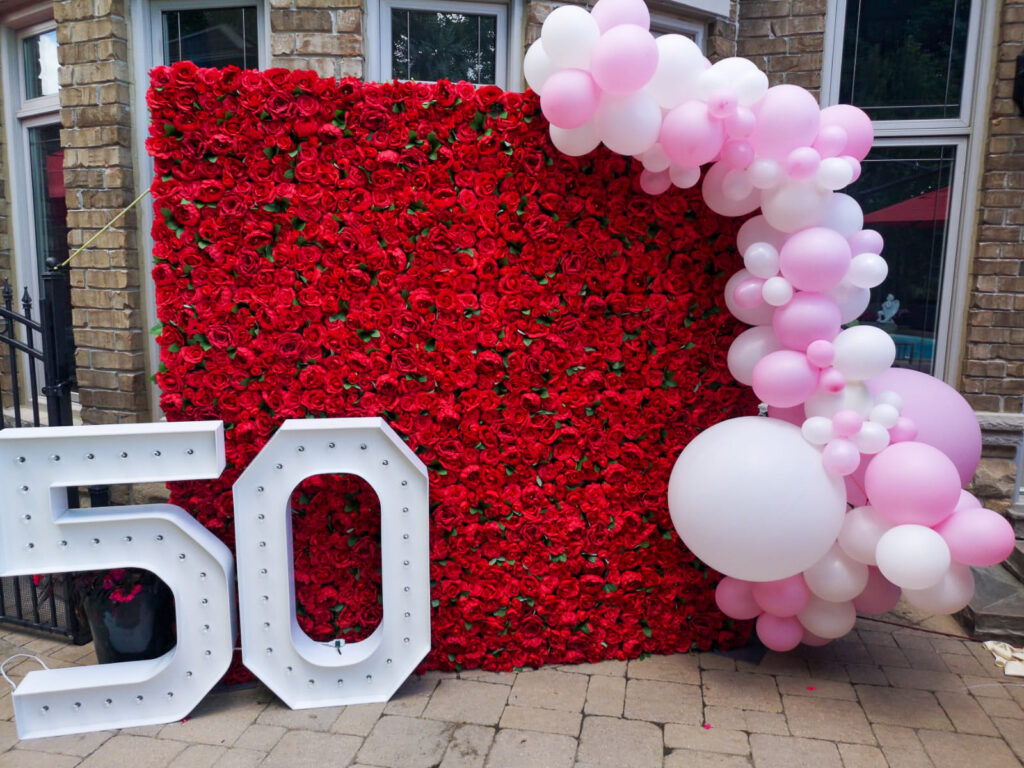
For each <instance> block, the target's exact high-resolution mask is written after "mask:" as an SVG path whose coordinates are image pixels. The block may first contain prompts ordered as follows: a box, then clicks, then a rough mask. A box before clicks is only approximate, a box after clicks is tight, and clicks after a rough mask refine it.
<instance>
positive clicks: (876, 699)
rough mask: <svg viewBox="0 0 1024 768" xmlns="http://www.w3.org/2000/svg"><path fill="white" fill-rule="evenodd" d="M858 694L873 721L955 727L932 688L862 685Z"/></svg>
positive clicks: (935, 727)
mask: <svg viewBox="0 0 1024 768" xmlns="http://www.w3.org/2000/svg"><path fill="white" fill-rule="evenodd" d="M857 697H858V698H859V699H860V702H861V704H862V705H863V707H864V714H865V715H867V718H868V720H870V721H871V722H872V723H883V724H886V725H903V726H909V727H911V728H932V729H935V730H945V731H951V730H953V725H952V723H950V722H949V718H947V717H946V714H945V713H944V712H943V711H942V708H941V707H940V706H939V703H938V701H936V699H935V697H934V696H933V695H932V694H931V693H929V692H928V691H914V690H902V689H898V688H881V687H878V686H873V685H858V686H857Z"/></svg>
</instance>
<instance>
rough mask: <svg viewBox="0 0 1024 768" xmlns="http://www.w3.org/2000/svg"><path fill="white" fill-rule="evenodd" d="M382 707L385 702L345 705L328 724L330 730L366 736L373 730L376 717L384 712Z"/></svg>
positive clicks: (326, 718) (327, 718)
mask: <svg viewBox="0 0 1024 768" xmlns="http://www.w3.org/2000/svg"><path fill="white" fill-rule="evenodd" d="M384 707H385V704H384V703H383V702H377V703H374V704H356V705H353V706H349V707H345V709H344V711H342V712H341V714H339V715H338V717H337V718H336V719H335V720H334V722H333V723H331V724H330V730H331V731H333V732H334V733H349V734H352V735H353V736H366V735H367V734H368V733H369V732H370V731H371V730H373V726H374V725H375V724H376V722H377V719H378V718H379V717H380V716H381V714H382V713H383V712H384ZM313 711H317V710H313ZM324 719H325V720H328V721H329V720H330V718H329V717H325V718H324Z"/></svg>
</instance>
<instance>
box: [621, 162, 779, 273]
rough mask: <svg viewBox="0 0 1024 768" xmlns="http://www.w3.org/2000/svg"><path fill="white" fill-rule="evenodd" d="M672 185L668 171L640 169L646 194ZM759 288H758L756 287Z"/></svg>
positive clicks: (659, 191) (641, 184) (663, 189)
mask: <svg viewBox="0 0 1024 768" xmlns="http://www.w3.org/2000/svg"><path fill="white" fill-rule="evenodd" d="M671 186H672V178H671V177H670V176H669V172H668V171H658V172H654V171H648V170H647V169H646V168H644V169H643V170H642V171H640V189H642V190H643V191H644V192H646V193H647V194H648V195H660V194H662V193H663V192H667V191H668V188H669V187H671ZM758 290H760V288H758Z"/></svg>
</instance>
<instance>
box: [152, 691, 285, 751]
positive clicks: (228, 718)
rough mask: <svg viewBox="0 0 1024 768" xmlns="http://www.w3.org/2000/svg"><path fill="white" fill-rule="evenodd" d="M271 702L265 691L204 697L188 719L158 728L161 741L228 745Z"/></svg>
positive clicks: (238, 692)
mask: <svg viewBox="0 0 1024 768" xmlns="http://www.w3.org/2000/svg"><path fill="white" fill-rule="evenodd" d="M270 700H271V694H270V693H269V692H267V691H264V690H253V691H237V692H235V693H233V694H226V693H220V694H216V695H212V696H207V697H206V698H205V699H203V700H202V701H201V702H200V703H199V706H198V707H196V708H195V709H194V710H192V714H190V715H189V716H188V719H187V720H183V721H181V722H178V723H170V724H168V725H165V726H164V727H163V728H161V729H160V738H161V739H173V740H175V741H187V742H191V743H198V744H213V745H221V746H230V745H232V744H234V743H235V741H237V740H238V737H239V736H241V735H242V733H243V732H244V731H245V729H246V728H248V727H249V726H250V725H252V724H253V723H254V722H255V720H256V718H257V717H258V716H259V714H260V713H261V712H262V711H263V710H264V709H265V708H266V707H267V705H268V704H269V702H270ZM289 711H290V710H289Z"/></svg>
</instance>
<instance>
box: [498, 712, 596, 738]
mask: <svg viewBox="0 0 1024 768" xmlns="http://www.w3.org/2000/svg"><path fill="white" fill-rule="evenodd" d="M582 721H583V715H581V714H580V713H579V712H563V711H561V710H557V709H534V708H532V707H514V706H511V705H509V706H507V707H505V711H504V712H503V713H502V715H501V722H499V723H498V725H499V726H500V727H501V728H515V729H518V730H520V731H542V732H544V733H559V734H562V735H563V736H572V737H576V736H579V734H580V723H581V722H582Z"/></svg>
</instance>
